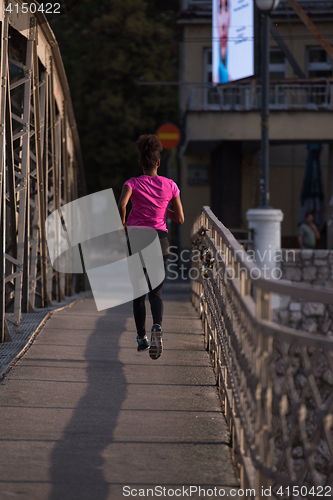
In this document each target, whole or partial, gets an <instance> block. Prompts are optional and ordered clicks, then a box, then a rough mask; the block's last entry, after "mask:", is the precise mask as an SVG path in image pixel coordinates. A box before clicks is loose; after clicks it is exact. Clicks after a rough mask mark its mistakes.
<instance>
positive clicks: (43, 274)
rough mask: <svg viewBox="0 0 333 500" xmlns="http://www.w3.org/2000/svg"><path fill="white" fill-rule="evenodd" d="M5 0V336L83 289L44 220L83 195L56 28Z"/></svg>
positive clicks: (0, 205)
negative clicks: (11, 8)
mask: <svg viewBox="0 0 333 500" xmlns="http://www.w3.org/2000/svg"><path fill="white" fill-rule="evenodd" d="M6 5H7V3H6V2H5V1H4V0H0V12H1V13H2V14H3V18H2V19H1V65H0V78H1V82H2V85H1V93H0V130H1V140H0V159H1V163H0V187H1V189H0V193H1V195H0V212H1V215H0V216H1V231H0V233H1V247H2V252H1V258H0V276H1V282H2V287H1V293H0V308H1V313H0V314H1V318H2V326H1V330H2V331H1V334H0V342H3V341H9V340H10V333H9V327H8V323H7V322H10V323H11V324H13V325H15V326H19V324H20V321H21V315H22V312H32V311H34V308H35V307H47V306H49V305H50V304H51V303H52V301H61V300H63V298H64V296H65V295H68V296H70V295H72V294H73V293H74V291H75V290H76V291H79V290H81V289H82V288H83V286H84V285H83V280H82V277H81V276H74V275H70V274H68V275H65V274H63V273H58V272H56V271H54V270H53V268H52V265H51V262H50V258H49V256H48V252H47V247H46V237H45V220H46V218H47V217H48V215H49V214H50V213H51V212H53V211H54V210H59V209H60V207H61V206H62V205H64V204H66V203H69V202H70V201H72V200H74V199H76V198H78V197H80V196H82V195H83V194H84V193H85V180H84V174H83V165H82V161H81V152H80V143H79V137H78V132H77V128H76V123H75V118H74V113H73V109H72V103H71V97H70V91H69V87H68V83H67V79H66V74H65V70H64V67H63V64H62V60H61V56H60V51H59V48H58V45H57V42H56V39H55V37H54V34H53V32H52V30H51V28H50V26H49V25H48V23H47V21H46V18H45V17H44V15H43V14H41V13H37V14H36V15H32V14H31V13H30V12H29V11H28V13H27V14H24V13H22V11H21V12H20V13H19V14H18V15H17V16H16V15H15V16H11V15H10V14H9V12H7V11H6V10H5V7H6Z"/></svg>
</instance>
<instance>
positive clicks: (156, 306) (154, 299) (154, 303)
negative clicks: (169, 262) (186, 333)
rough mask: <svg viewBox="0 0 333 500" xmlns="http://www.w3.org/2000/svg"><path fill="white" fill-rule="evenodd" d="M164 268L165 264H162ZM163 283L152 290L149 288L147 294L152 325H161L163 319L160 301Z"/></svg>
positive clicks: (161, 302)
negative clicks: (149, 290)
mask: <svg viewBox="0 0 333 500" xmlns="http://www.w3.org/2000/svg"><path fill="white" fill-rule="evenodd" d="M164 268H166V264H164ZM163 283H164V280H163V281H162V283H160V284H159V285H158V286H157V287H156V288H154V290H151V292H149V294H148V298H149V302H150V308H151V314H152V316H153V323H154V325H156V324H157V325H160V326H162V319H163V301H162V288H163Z"/></svg>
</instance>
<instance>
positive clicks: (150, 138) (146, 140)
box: [134, 134, 163, 170]
mask: <svg viewBox="0 0 333 500" xmlns="http://www.w3.org/2000/svg"><path fill="white" fill-rule="evenodd" d="M134 144H135V146H136V147H137V149H138V151H139V155H140V161H141V164H142V166H143V167H144V168H145V169H146V170H153V169H154V168H155V166H156V163H157V160H159V159H160V158H161V155H160V153H161V151H162V150H163V146H162V143H161V141H160V140H159V138H158V137H157V135H154V134H150V135H140V137H139V139H138V140H137V141H136V142H135V143H134Z"/></svg>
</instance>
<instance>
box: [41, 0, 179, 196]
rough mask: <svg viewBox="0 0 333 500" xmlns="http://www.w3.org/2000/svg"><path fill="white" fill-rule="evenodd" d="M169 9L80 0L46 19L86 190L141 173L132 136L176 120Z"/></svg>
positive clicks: (134, 1)
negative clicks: (67, 91)
mask: <svg viewBox="0 0 333 500" xmlns="http://www.w3.org/2000/svg"><path fill="white" fill-rule="evenodd" d="M175 17H176V14H175V12H174V11H163V10H160V9H158V8H157V7H156V4H155V2H154V0H148V1H144V0H82V1H81V3H80V4H79V5H78V6H77V7H76V8H74V9H73V10H72V11H71V12H70V13H69V14H67V15H66V16H63V17H61V18H60V19H58V20H57V21H55V22H53V23H52V25H51V26H52V28H53V30H54V32H55V35H56V37H57V40H58V43H59V46H60V50H61V53H62V57H63V61H64V65H65V69H66V73H67V77H68V81H69V85H70V88H71V93H72V99H73V105H74V111H75V116H76V120H77V124H78V129H79V133H80V139H81V145H82V153H83V158H84V164H85V171H86V177H87V183H88V189H89V190H90V191H91V192H94V191H98V190H100V189H106V188H108V187H112V188H113V189H114V191H115V194H116V196H119V193H120V191H121V187H122V184H123V182H124V181H125V180H126V179H128V178H129V177H131V176H138V175H141V170H140V167H139V165H138V155H137V152H136V149H135V147H134V146H133V142H134V141H135V140H136V139H137V137H138V136H139V135H140V134H144V133H148V134H149V133H155V132H156V130H157V128H158V127H159V126H160V125H162V124H163V123H166V122H172V123H177V122H178V87H177V86H145V85H138V82H155V81H159V82H161V81H177V80H178V53H177V43H176V41H175Z"/></svg>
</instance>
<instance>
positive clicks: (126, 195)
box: [118, 184, 132, 226]
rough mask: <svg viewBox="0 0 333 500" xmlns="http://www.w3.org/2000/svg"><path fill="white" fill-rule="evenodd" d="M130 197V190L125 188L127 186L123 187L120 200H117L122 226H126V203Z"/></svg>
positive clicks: (127, 187)
mask: <svg viewBox="0 0 333 500" xmlns="http://www.w3.org/2000/svg"><path fill="white" fill-rule="evenodd" d="M131 195H132V189H131V188H130V187H129V186H127V184H124V185H123V190H122V192H121V195H120V198H119V203H118V210H119V214H120V218H121V222H122V223H123V226H125V225H126V222H125V218H126V206H127V203H128V200H129V199H130V197H131Z"/></svg>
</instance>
